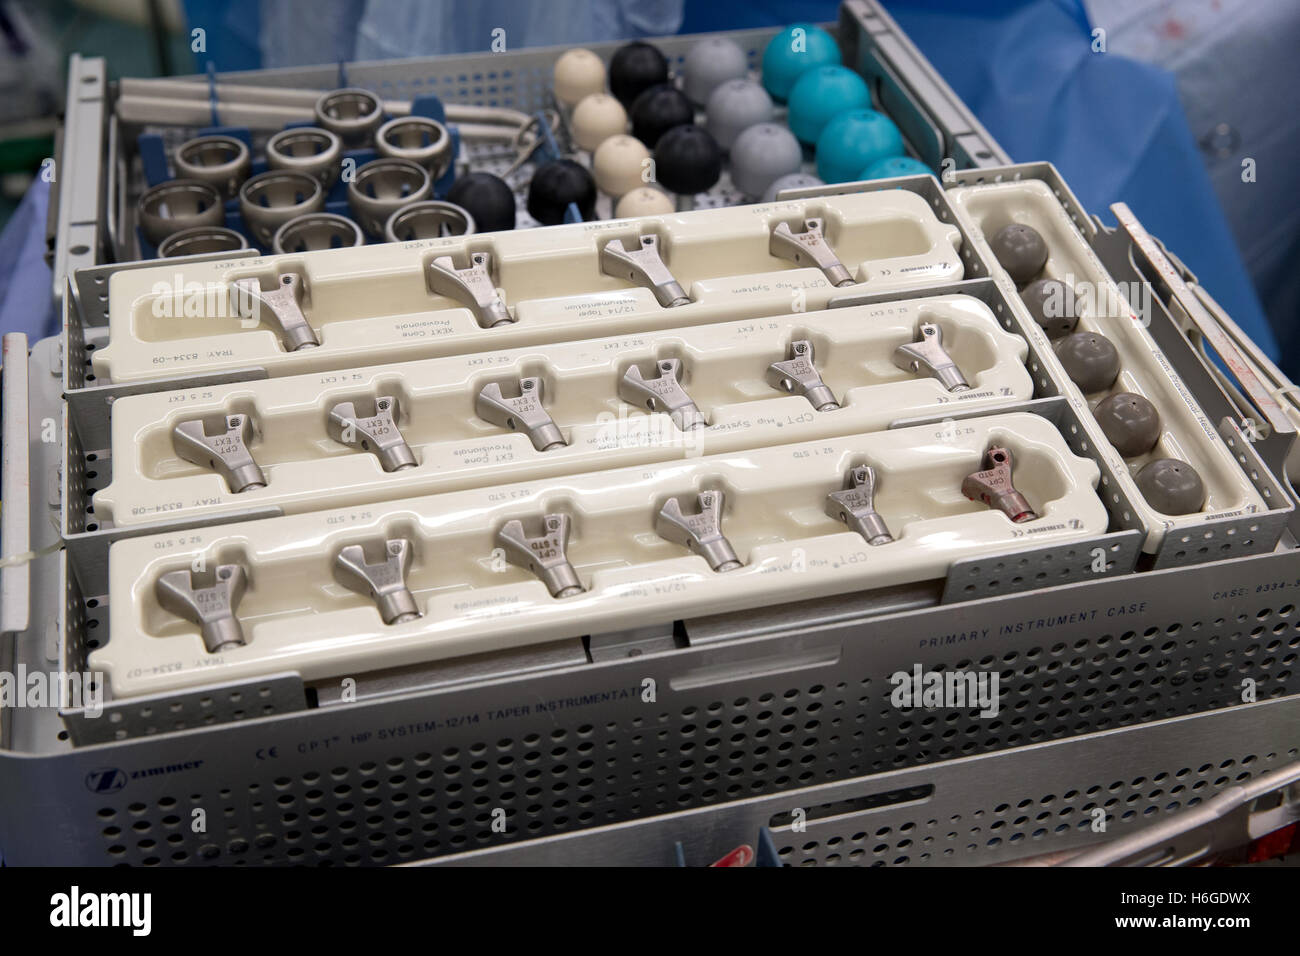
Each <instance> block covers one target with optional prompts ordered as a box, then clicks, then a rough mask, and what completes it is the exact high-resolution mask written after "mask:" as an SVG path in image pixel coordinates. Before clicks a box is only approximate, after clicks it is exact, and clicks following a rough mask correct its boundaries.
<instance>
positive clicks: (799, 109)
mask: <svg viewBox="0 0 1300 956" xmlns="http://www.w3.org/2000/svg"><path fill="white" fill-rule="evenodd" d="M870 105H871V94H870V92H868V90H867V84H866V81H865V80H863V79H862V77H860V76H858V74H856V73H854V72H853V71H852V70H850V69H849V68H848V67H846V66H818V67H813V68H812V69H811V70H809V71H808V72H806V73H805V74H804V75H803V76H801V77H799V80H798V81H797V82H796V83H795V85H794V89H792V90H791V91H790V112H789V117H788V122H789V124H790V132H792V133H794V135H795V136H797V137H798V138H799V141H800V142H801V143H804V144H806V145H808V146H812V145H814V144H815V143H816V142H817V138H818V137H819V136H821V134H822V130H823V129H825V128H826V124H827V123H829V122H830V121H831V120H832V119H834V118H835V117H836V116H838V115H839V114H840V113H847V112H848V111H850V110H856V109H861V108H863V107H866V106H870ZM861 168H862V167H861V165H859V166H856V167H854V169H855V170H857V169H861Z"/></svg>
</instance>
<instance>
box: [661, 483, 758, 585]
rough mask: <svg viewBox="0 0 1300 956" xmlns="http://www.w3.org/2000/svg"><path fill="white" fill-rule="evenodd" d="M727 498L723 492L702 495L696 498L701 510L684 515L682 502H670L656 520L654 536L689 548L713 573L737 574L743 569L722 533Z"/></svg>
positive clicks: (667, 502) (672, 499) (704, 492)
mask: <svg viewBox="0 0 1300 956" xmlns="http://www.w3.org/2000/svg"><path fill="white" fill-rule="evenodd" d="M725 503H726V496H725V495H724V494H723V493H722V492H721V491H702V492H700V493H699V494H698V495H696V496H695V505H696V507H697V508H698V509H699V510H698V511H697V512H696V513H695V514H686V513H685V512H684V511H682V503H681V499H680V498H669V499H668V500H667V501H665V502H664V504H663V507H662V508H660V509H659V514H658V515H656V516H655V533H656V534H657V535H659V537H661V538H663V539H664V540H666V541H671V542H672V543H673V544H680V545H683V546H685V547H687V548H690V549H691V551H692V552H693V553H694V554H698V555H699V556H700V557H702V558H704V560H705V561H708V562H709V567H711V568H712V569H713V570H714V571H719V572H721V571H734V570H736V568H740V567H744V565H743V564H742V563H741V561H740V559H739V558H738V557H736V552H735V550H734V549H733V548H732V547H731V542H730V541H728V540H727V539H726V537H725V536H724V535H723V533H722V507H723V505H724V504H725Z"/></svg>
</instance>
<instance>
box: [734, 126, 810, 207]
mask: <svg viewBox="0 0 1300 956" xmlns="http://www.w3.org/2000/svg"><path fill="white" fill-rule="evenodd" d="M802 165H803V147H801V146H800V145H799V141H798V140H797V139H795V138H794V134H793V133H791V132H790V131H789V130H788V129H786V128H785V127H784V126H779V125H777V124H776V123H759V124H758V125H757V126H751V127H750V128H749V129H747V130H745V131H744V132H743V133H741V134H740V135H739V136H737V137H736V141H735V142H734V143H733V144H732V146H731V181H732V183H734V184H735V186H736V188H737V189H739V190H740V191H741V192H742V193H744V194H745V195H746V196H748V197H749V198H750V199H757V198H758V197H759V196H761V195H763V193H764V192H766V191H767V187H768V186H770V185H772V183H773V182H775V181H776V180H777V179H780V178H781V177H782V176H787V175H789V174H790V173H797V172H798V171H799V168H800V167H801V166H802Z"/></svg>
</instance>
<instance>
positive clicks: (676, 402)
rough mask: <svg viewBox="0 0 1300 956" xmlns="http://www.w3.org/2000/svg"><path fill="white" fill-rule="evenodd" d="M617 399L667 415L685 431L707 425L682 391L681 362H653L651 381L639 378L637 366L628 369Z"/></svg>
mask: <svg viewBox="0 0 1300 956" xmlns="http://www.w3.org/2000/svg"><path fill="white" fill-rule="evenodd" d="M618 397H619V398H621V399H623V401H625V402H627V403H629V404H631V405H636V406H639V407H644V408H647V409H649V410H650V411H652V412H667V413H668V416H669V417H670V418H671V419H672V420H673V424H674V425H676V426H677V427H678V428H680V429H681V430H682V431H684V432H685V431H690V430H691V429H694V428H707V427H708V425H709V423H708V422H706V421H705V420H704V415H703V414H702V413H701V412H700V410H699V409H698V408H697V407H696V405H695V402H694V401H693V400H692V399H691V396H690V395H688V394H686V389H684V388H682V361H681V359H675V358H670V359H660V360H659V361H658V362H656V363H655V376H654V378H646V377H645V376H644V375H642V374H641V368H640V366H637V365H631V366H628V370H627V371H626V372H624V373H623V377H622V378H621V379H619V383H618Z"/></svg>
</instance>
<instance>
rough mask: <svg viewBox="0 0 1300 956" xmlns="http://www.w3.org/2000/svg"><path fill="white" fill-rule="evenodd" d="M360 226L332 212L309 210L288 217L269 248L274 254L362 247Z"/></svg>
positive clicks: (364, 241) (363, 242)
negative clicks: (302, 213)
mask: <svg viewBox="0 0 1300 956" xmlns="http://www.w3.org/2000/svg"><path fill="white" fill-rule="evenodd" d="M365 244H366V237H365V235H364V234H363V233H362V232H361V227H360V226H358V225H357V224H356V223H355V222H353V221H352V220H351V219H349V218H348V217H347V216H340V215H338V213H333V212H309V213H307V215H305V216H299V217H298V218H297V219H290V220H289V221H288V222H286V223H285V224H284V225H283V226H281V227H280V228H279V229H277V230H276V231H275V236H274V237H273V238H272V239H271V251H273V252H274V253H275V254H276V255H277V256H282V255H285V254H286V253H290V252H311V251H313V250H316V249H350V248H353V247H355V246H364V245H365Z"/></svg>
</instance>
